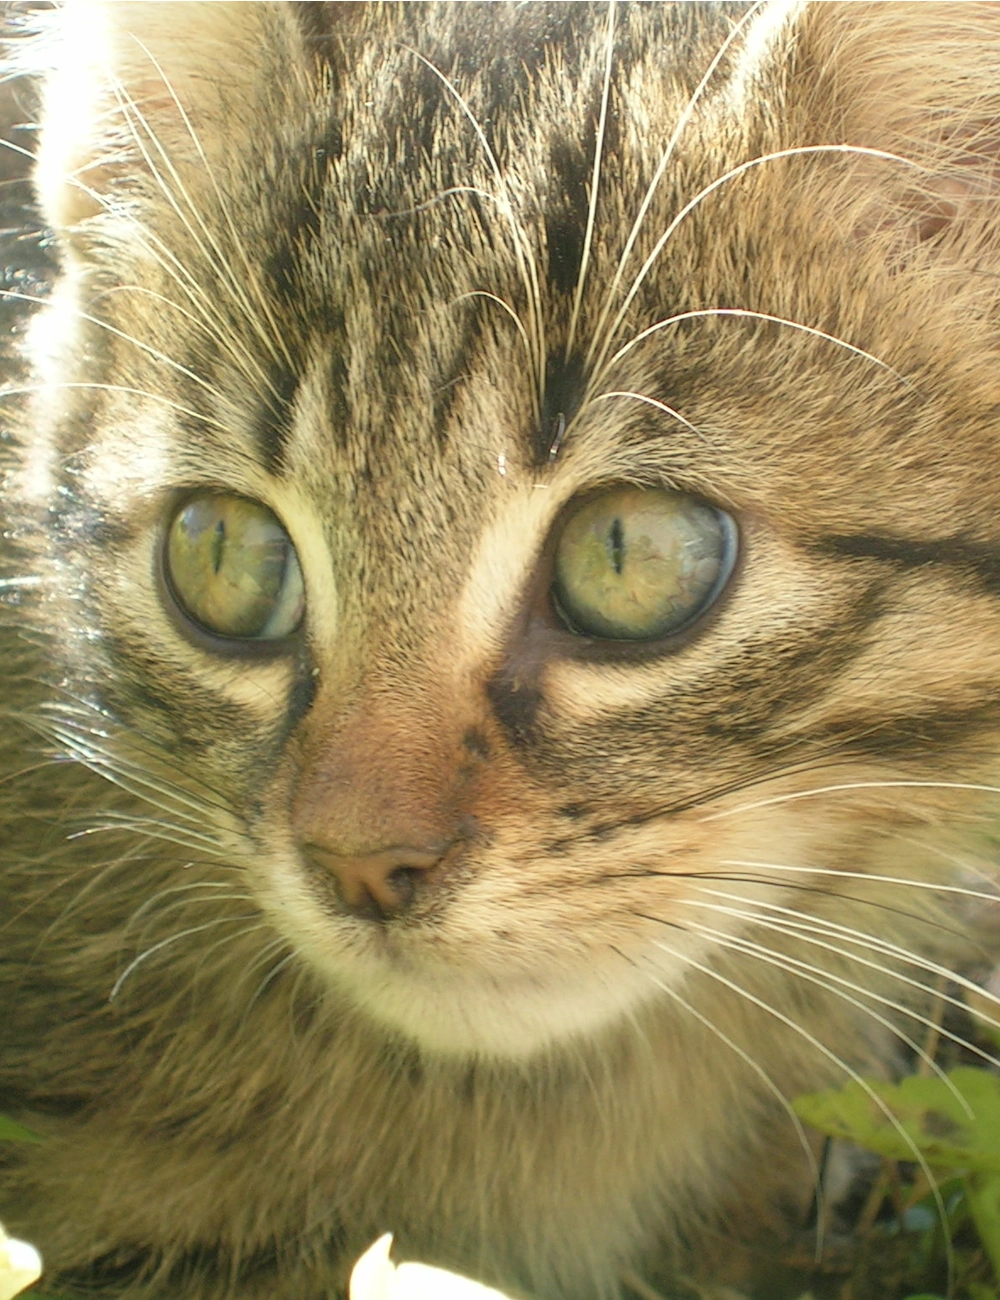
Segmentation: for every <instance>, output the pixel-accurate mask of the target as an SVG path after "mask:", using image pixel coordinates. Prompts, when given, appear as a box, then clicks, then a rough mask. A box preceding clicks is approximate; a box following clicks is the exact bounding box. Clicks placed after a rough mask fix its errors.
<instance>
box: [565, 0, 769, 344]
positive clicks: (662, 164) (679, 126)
mask: <svg viewBox="0 0 1000 1300" xmlns="http://www.w3.org/2000/svg"><path fill="white" fill-rule="evenodd" d="M764 3H765V0H756V2H755V3H754V4H752V5H751V6H750V8H749V9H748V10H747V11H746V13H745V14H743V15H742V17H741V18H740V19H739V21H738V22H737V23H735V24H734V25H733V28H732V30H731V31H730V33H729V35H728V36H727V37H726V39H725V40H724V41H723V42H722V43H721V45H720V46H719V48H718V50H716V52H715V55H714V57H713V58H712V61H711V62H710V63H709V65H708V67H707V68H706V69H705V72H704V74H703V75H702V78H701V80H700V81H699V82H698V84H697V86H696V87H695V89H694V91H693V92H692V94H691V96H690V98H689V99H688V102H687V103H686V104H685V106H684V109H683V111H682V112H681V114H680V116H679V117H678V119H677V122H676V124H675V126H674V129H673V131H672V133H671V135H670V139H669V140H668V141H667V145H666V148H665V149H664V151H663V153H662V154H661V155H660V161H659V162H658V163H657V166H656V171H655V172H654V173H653V179H652V180H651V181H650V183H649V185H648V186H647V188H646V193H645V194H644V195H643V199H642V203H641V204H640V205H639V211H638V213H637V214H636V218H635V221H633V223H632V229H631V230H630V231H629V233H628V238H627V239H626V241H625V247H624V248H623V249H622V254H621V257H620V258H619V259H618V266H617V267H616V268H615V273H614V276H613V277H612V279H611V284H610V286H609V288H608V293H607V297H606V298H605V301H604V306H603V307H602V308H601V314H600V316H599V317H598V320H597V326H596V328H595V330H594V334H593V338H592V340H591V344H590V348H589V349H588V351H587V366H588V367H589V366H590V364H591V362H592V361H593V357H594V351H595V349H596V348H597V346H598V340H599V339H600V337H601V334H602V332H603V330H604V326H605V325H606V324H607V320H608V317H609V316H610V315H611V310H612V306H613V304H614V300H615V294H617V292H618V286H619V285H620V284H621V281H622V276H623V275H624V274H625V267H626V266H627V264H628V260H629V258H630V257H631V256H632V249H633V248H634V247H635V243H636V240H637V239H638V238H639V234H640V232H641V230H642V225H643V222H644V221H645V220H646V214H647V212H648V211H649V207H650V204H651V203H652V202H653V198H654V196H655V194H656V191H657V189H658V188H659V185H660V181H661V180H662V179H663V174H664V172H665V171H666V169H667V166H668V165H669V163H670V159H671V158H672V157H673V155H674V150H675V149H676V148H677V145H678V144H679V142H680V139H681V136H682V135H683V134H684V131H685V129H686V128H687V125H688V123H689V122H690V121H691V118H692V116H693V115H694V111H695V109H696V108H697V107H698V104H699V103H700V102H701V97H702V95H703V94H704V93H705V90H706V88H707V87H708V85H709V83H710V82H711V80H712V78H713V76H714V75H715V71H716V69H717V68H718V66H719V64H720V63H721V62H722V60H723V59H724V58H725V56H726V53H727V51H728V50H729V49H730V47H731V46H732V44H733V42H734V41H735V40H737V39H738V37H739V35H740V33H741V32H742V31H743V29H744V27H745V26H746V25H747V23H749V22H750V20H751V19H752V18H753V17H755V15H756V14H757V13H758V12H759V11H760V10H761V9H762V8H763V6H764Z"/></svg>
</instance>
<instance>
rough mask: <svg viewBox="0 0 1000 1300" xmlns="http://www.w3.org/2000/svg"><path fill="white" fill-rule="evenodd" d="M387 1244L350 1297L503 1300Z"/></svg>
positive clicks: (357, 1268)
mask: <svg viewBox="0 0 1000 1300" xmlns="http://www.w3.org/2000/svg"><path fill="white" fill-rule="evenodd" d="M391 1246H392V1235H391V1233H386V1234H385V1236H384V1237H379V1239H378V1241H376V1242H375V1244H374V1245H373V1246H369V1248H368V1249H367V1250H366V1251H365V1253H364V1254H363V1255H362V1256H361V1258H360V1259H359V1260H358V1262H357V1263H356V1264H355V1265H354V1271H353V1272H352V1273H351V1291H350V1300H507V1297H506V1296H504V1295H502V1294H501V1292H499V1291H494V1290H492V1288H490V1287H488V1286H483V1285H482V1284H481V1283H479V1282H471V1281H470V1280H469V1279H468V1278H467V1277H460V1276H459V1274H458V1273H449V1272H447V1270H445V1269H443V1268H431V1266H430V1265H429V1264H412V1263H406V1264H400V1265H399V1267H398V1268H397V1267H396V1265H395V1264H393V1262H392V1260H391V1259H390V1258H389V1250H390V1247H391ZM0 1300H3V1297H2V1296H0Z"/></svg>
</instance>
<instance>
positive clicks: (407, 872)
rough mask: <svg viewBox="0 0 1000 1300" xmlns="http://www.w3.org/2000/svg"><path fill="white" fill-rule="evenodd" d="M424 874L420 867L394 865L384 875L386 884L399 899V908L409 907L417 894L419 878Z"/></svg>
mask: <svg viewBox="0 0 1000 1300" xmlns="http://www.w3.org/2000/svg"><path fill="white" fill-rule="evenodd" d="M423 875H424V872H423V870H422V869H421V868H420V867H395V868H394V869H393V870H392V871H390V872H389V875H388V876H387V877H386V884H387V885H388V887H389V888H390V889H391V890H392V892H393V893H394V894H395V895H396V897H397V898H398V899H399V906H400V907H401V908H406V907H409V906H410V905H411V904H412V903H413V900H414V898H416V895H417V888H418V885H419V882H420V878H421V877H422V876H423Z"/></svg>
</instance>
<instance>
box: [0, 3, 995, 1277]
mask: <svg viewBox="0 0 1000 1300" xmlns="http://www.w3.org/2000/svg"><path fill="white" fill-rule="evenodd" d="M37 21H43V20H42V19H38V20H37ZM44 28H45V29H44V30H43V31H42V32H41V33H40V34H38V33H36V34H35V35H33V36H31V37H29V38H25V40H24V42H23V43H21V44H20V45H18V46H17V48H16V52H15V55H14V56H13V57H15V58H16V59H17V60H19V61H20V62H21V64H22V65H27V71H28V73H29V74H30V73H34V74H35V75H36V76H37V78H38V87H39V100H40V103H41V105H42V107H41V129H40V133H39V137H38V153H39V161H38V165H37V170H36V187H37V193H38V196H39V201H40V204H41V208H42V212H43V214H44V219H45V221H46V222H47V223H48V225H49V226H50V227H51V228H52V229H53V231H54V232H55V243H56V248H57V251H58V256H59V260H60V266H61V269H60V273H59V276H58V278H57V281H56V283H55V286H54V289H53V293H52V297H51V302H50V305H49V306H48V307H46V308H45V310H44V311H43V312H41V313H40V314H39V315H38V316H37V317H36V319H35V321H34V323H33V326H32V335H31V343H30V347H29V349H28V352H29V361H30V366H31V374H30V378H29V379H28V381H27V384H26V385H24V386H26V387H27V388H28V389H30V390H31V391H30V395H29V397H28V398H27V399H25V401H24V403H23V411H22V414H21V416H20V418H19V422H18V425H17V432H16V436H15V437H13V438H8V439H6V440H5V442H4V444H3V454H4V456H5V458H6V459H5V473H6V478H5V480H4V500H3V512H4V517H3V527H4V538H5V542H4V546H5V556H4V561H3V563H4V576H3V577H2V578H0V584H2V585H0V600H2V602H3V603H2V606H0V609H2V615H0V635H2V636H3V637H4V642H3V646H4V649H3V653H4V683H3V686H2V688H0V690H2V697H0V708H2V713H3V722H2V736H0V744H2V746H3V749H2V752H0V823H2V824H0V855H2V874H0V1112H3V1113H8V1114H11V1115H13V1116H15V1117H16V1118H18V1119H20V1120H22V1121H23V1122H24V1123H26V1124H29V1125H30V1126H31V1127H32V1128H34V1129H37V1130H38V1131H39V1132H40V1133H42V1134H43V1135H44V1136H45V1140H44V1141H43V1142H42V1143H40V1144H38V1145H36V1146H35V1145H33V1146H27V1145H25V1146H18V1147H16V1148H14V1147H11V1148H9V1149H5V1150H4V1151H3V1154H2V1157H0V1161H2V1163H0V1219H3V1220H4V1221H5V1222H6V1223H7V1224H8V1227H9V1228H11V1229H12V1230H16V1231H17V1232H18V1234H20V1235H24V1236H26V1237H28V1238H30V1239H31V1240H33V1241H35V1242H37V1244H38V1245H39V1246H40V1247H41V1249H42V1251H43V1252H44V1255H45V1258H46V1261H47V1263H48V1265H49V1267H50V1269H51V1270H52V1281H53V1286H54V1287H56V1288H58V1289H59V1290H60V1291H64V1292H67V1293H72V1292H73V1289H74V1287H89V1288H91V1291H89V1292H88V1294H90V1293H95V1291H96V1294H99V1295H107V1296H112V1295H118V1294H127V1295H129V1296H134V1297H137V1298H141V1300H167V1298H168V1297H173V1296H178V1295H182V1296H184V1297H185V1300H264V1297H268V1300H271V1298H273V1297H275V1296H279V1297H287V1298H288V1300H320V1298H321V1297H329V1296H330V1295H331V1294H334V1293H335V1292H336V1291H337V1289H338V1288H342V1287H343V1285H344V1282H345V1278H346V1276H347V1272H348V1269H349V1267H350V1263H351V1261H352V1260H353V1259H354V1258H355V1257H356V1256H357V1254H358V1253H359V1252H360V1251H361V1250H363V1249H364V1248H365V1247H366V1246H367V1245H368V1244H369V1243H370V1242H371V1241H372V1240H373V1239H374V1238H375V1237H376V1236H377V1235H379V1234H380V1233H382V1232H383V1231H386V1230H391V1231H392V1232H394V1233H395V1234H396V1238H397V1242H398V1245H399V1248H400V1252H401V1254H402V1255H403V1256H404V1257H416V1258H422V1259H424V1260H426V1261H428V1262H432V1263H441V1264H444V1265H449V1266H452V1267H457V1268H459V1269H462V1270H464V1271H466V1272H468V1273H471V1274H474V1275H476V1276H478V1277H480V1278H481V1279H483V1280H484V1281H487V1282H490V1283H493V1284H495V1285H496V1284H498V1285H502V1286H506V1287H508V1288H510V1289H511V1290H512V1291H518V1292H521V1293H524V1294H527V1295H530V1296H534V1297H539V1298H544V1300H557V1298H565V1300H597V1298H599V1297H601V1298H607V1297H613V1296H615V1295H618V1294H619V1291H620V1287H621V1279H622V1277H623V1276H624V1275H625V1274H626V1273H628V1272H631V1273H633V1274H638V1275H643V1274H646V1275H647V1276H648V1275H651V1274H652V1273H653V1272H655V1271H662V1269H663V1268H665V1267H668V1266H675V1267H690V1265H691V1261H692V1259H694V1260H698V1261H703V1260H704V1259H705V1257H706V1256H710V1255H711V1254H712V1253H713V1252H717V1253H721V1248H720V1245H719V1243H720V1242H724V1241H727V1240H729V1239H730V1238H731V1236H732V1234H734V1233H746V1232H748V1231H749V1228H748V1223H747V1220H752V1221H753V1222H754V1223H755V1224H756V1225H757V1226H758V1227H759V1228H761V1229H762V1230H764V1229H766V1230H767V1231H769V1232H780V1231H781V1230H782V1226H781V1225H782V1223H783V1222H790V1221H792V1220H794V1218H795V1216H796V1215H801V1214H802V1213H803V1212H804V1207H805V1205H806V1204H807V1202H808V1198H809V1194H810V1191H811V1187H812V1178H813V1171H812V1169H811V1167H810V1162H809V1159H808V1158H807V1157H808V1152H807V1151H806V1150H804V1148H803V1145H802V1143H801V1142H800V1136H799V1134H798V1133H797V1131H796V1127H795V1124H794V1122H793V1120H792V1118H791V1117H790V1112H789V1108H788V1099H789V1098H791V1097H793V1096H794V1095H795V1094H796V1093H798V1092H800V1091H803V1090H806V1089H811V1088H815V1087H819V1086H823V1085H826V1084H829V1083H832V1082H835V1081H838V1080H841V1079H843V1078H845V1077H847V1076H848V1075H850V1074H851V1073H852V1072H855V1071H862V1072H867V1073H869V1074H871V1073H873V1072H874V1073H879V1072H886V1071H889V1070H892V1069H893V1068H895V1062H896V1060H897V1056H898V1050H899V1043H900V1042H901V1041H902V1042H903V1043H905V1042H907V1041H914V1040H915V1041H919V1040H921V1038H922V1036H923V1034H924V1025H923V1023H922V1020H921V1017H922V1016H923V1015H924V1013H925V1011H926V1007H927V1005H928V999H929V998H930V997H931V995H932V994H933V993H934V992H935V991H936V990H938V988H939V987H940V977H941V975H942V973H943V972H945V971H948V970H953V971H956V972H961V971H963V970H966V969H968V963H969V962H970V961H971V960H974V959H975V958H976V957H977V956H978V955H980V954H981V952H982V950H981V949H980V948H976V947H975V944H974V943H973V942H971V941H970V942H969V944H968V946H966V942H965V940H964V939H963V937H962V936H963V934H965V933H967V932H970V931H972V930H973V928H974V927H973V920H974V918H975V917H976V915H977V914H978V913H979V912H980V911H981V910H982V909H983V908H985V907H986V905H987V900H988V899H989V898H990V897H991V895H992V892H993V880H994V876H995V868H994V858H995V849H994V846H993V843H992V841H991V838H990V832H991V828H992V827H993V826H994V825H995V820H996V817H997V814H998V812H1000V793H998V791H997V790H996V789H995V783H996V781H997V778H998V775H1000V772H998V767H1000V763H998V759H1000V477H998V475H997V473H996V470H995V466H996V464H997V451H998V446H997V444H998V441H1000V363H998V362H1000V220H998V219H997V202H998V195H1000V81H998V78H997V76H996V68H997V66H998V64H1000V6H996V5H989V4H985V5H967V6H966V5H958V6H956V5H947V6H937V5H934V4H913V5H906V4H903V5H900V4H850V5H840V4H818V5H815V6H803V5H799V4H777V5H774V6H768V5H764V6H757V7H755V8H753V9H746V8H744V7H742V6H738V5H736V6H719V7H716V6H712V5H703V4H697V5H691V6H683V5H681V6H674V5H659V4H636V5H626V4H622V5H615V6H611V7H607V6H604V5H594V6H591V5H587V4H571V5H563V4H552V5H547V4H526V5H523V4H505V3H496V4H485V5H480V4H430V5H423V4H403V5H392V4H389V5H378V4H372V5H343V6H340V5H325V4H292V3H286V4H222V3H212V4H182V5H173V4H167V3H164V4H131V3H110V4H99V3H94V4H91V3H81V4H71V5H69V6H68V7H66V8H65V9H58V10H56V11H54V12H53V13H52V14H50V15H48V16H47V17H46V18H44ZM28 296H31V295H28ZM17 400H18V399H15V398H8V402H9V406H10V409H11V410H12V411H13V410H14V407H15V406H16V405H17ZM621 485H633V486H634V487H637V488H639V489H642V491H641V492H640V493H639V494H638V495H634V496H633V497H628V496H627V494H626V495H625V496H615V495H614V494H615V493H616V492H618V490H619V488H620V487H621ZM602 494H610V495H608V497H607V499H608V500H611V501H613V502H621V501H624V500H626V499H627V500H629V501H632V500H633V499H634V500H640V499H641V500H642V501H646V500H654V501H656V502H659V503H661V505H662V503H663V502H674V503H677V502H680V503H682V505H683V508H684V509H689V508H690V509H692V510H694V511H695V516H696V518H697V519H698V520H700V521H702V522H701V523H699V525H698V526H699V527H702V526H705V527H707V525H705V524H704V521H705V520H706V519H714V520H722V519H726V520H730V521H731V523H729V524H726V525H725V528H724V527H723V525H722V524H718V526H717V529H716V531H717V534H718V536H719V537H722V538H733V537H736V536H737V535H738V543H737V549H738V557H737V558H736V560H735V564H734V565H733V567H732V572H731V573H729V571H728V569H725V566H724V565H722V560H720V561H719V565H720V566H722V567H720V568H719V572H720V573H723V572H724V576H725V575H728V576H725V581H721V580H720V583H719V584H717V585H718V587H719V589H718V590H717V591H716V590H714V589H713V591H712V593H711V600H709V599H708V598H707V597H706V601H705V609H704V610H703V611H701V610H699V616H698V617H697V618H694V619H693V620H688V621H686V622H684V623H683V626H681V624H680V623H678V624H677V630H676V632H674V631H673V630H671V632H670V633H669V634H664V635H658V636H657V637H654V638H652V639H649V638H645V639H644V638H643V637H635V636H625V637H621V636H619V637H610V638H608V637H604V636H602V635H596V634H594V633H593V631H592V629H591V631H590V632H587V631H586V630H585V629H584V630H581V627H580V620H579V618H577V619H576V621H575V622H574V619H573V618H572V617H570V616H568V615H567V614H566V613H565V610H564V609H563V607H562V605H560V603H559V601H558V600H553V598H552V597H551V595H550V588H551V586H552V584H553V582H555V581H557V579H554V578H553V572H554V570H553V567H552V566H553V558H552V557H553V555H554V554H557V555H560V554H562V552H561V551H560V549H559V548H560V547H564V545H568V543H564V538H565V537H566V536H568V534H567V533H566V532H565V529H566V524H567V520H569V519H573V518H577V517H578V512H579V511H580V510H582V509H583V507H584V505H586V504H587V503H589V502H592V501H598V502H599V501H600V500H601V499H602ZM234 499H238V508H240V509H243V508H246V509H248V510H250V511H251V512H256V514H255V515H254V517H255V518H258V519H259V518H265V517H266V519H269V520H270V519H276V520H277V521H278V522H277V524H275V525H274V527H275V528H278V529H279V533H278V534H274V535H276V536H279V539H280V538H285V541H284V542H280V545H282V546H286V550H285V551H283V552H282V554H283V555H285V556H286V560H287V563H288V564H292V563H293V561H294V557H293V558H292V559H287V557H288V555H290V554H291V552H290V551H289V550H287V537H290V539H291V544H292V545H294V550H295V553H296V554H297V556H298V561H297V563H298V565H299V566H300V568H301V573H302V578H303V582H304V589H305V615H304V619H303V620H302V621H301V623H300V624H296V625H295V626H292V621H290V622H289V630H288V635H285V636H283V637H281V638H272V639H270V640H263V641H250V640H247V639H246V638H240V637H228V638H227V637H225V636H214V635H211V634H210V632H207V631H206V630H205V626H204V624H205V619H202V620H201V624H200V625H199V621H198V619H193V620H192V618H190V617H189V616H188V613H189V612H190V611H188V613H186V612H185V608H184V600H183V599H182V598H181V596H182V595H183V584H179V583H178V580H177V578H176V574H175V575H174V577H173V578H171V577H170V572H168V571H170V566H171V565H175V564H176V560H175V558H172V557H173V556H174V552H173V551H171V550H170V547H171V546H173V545H174V541H173V540H168V539H174V538H175V536H176V535H177V534H176V529H177V528H178V527H179V526H180V525H178V523H177V521H178V519H180V518H181V514H180V513H179V512H182V511H183V509H184V508H185V503H189V502H194V503H196V504H197V503H198V502H202V503H204V502H206V501H207V502H208V503H209V506H208V508H215V505H218V503H219V502H223V503H226V502H230V503H231V502H232V501H233V500H234ZM213 503H214V504H213ZM240 503H242V504H240ZM248 503H249V504H248ZM254 503H262V504H263V506H266V507H267V509H268V511H270V512H273V514H267V512H263V513H262V512H261V511H260V508H259V506H258V505H257V504H254ZM581 503H582V504H581ZM692 503H694V504H693V505H692ZM226 508H228V506H227V507H226ZM616 508H617V507H616ZM657 508H660V507H659V506H658V507H657ZM663 508H666V507H663ZM670 508H671V509H672V508H673V506H671V507H670ZM679 508H680V507H679ZM699 512H700V513H699ZM219 526H220V528H221V526H222V525H221V524H220V525H219ZM713 526H714V525H713ZM615 527H617V528H619V534H620V526H619V523H618V522H616V524H615ZM282 528H283V529H284V530H287V537H286V534H284V533H281V532H280V529H282ZM727 528H728V529H729V531H728V532H726V529H727ZM619 534H616V536H619ZM220 536H221V534H220ZM184 544H186V543H184ZM718 544H719V546H720V547H721V546H722V544H723V543H722V542H719V543H718ZM727 544H728V543H727ZM177 545H181V543H177ZM616 545H617V543H616ZM220 546H221V543H220ZM619 550H620V548H619ZM612 552H613V558H614V557H615V556H617V557H618V559H620V554H619V551H614V550H613V548H612ZM213 554H214V555H215V561H214V563H215V568H216V571H218V569H219V567H220V565H221V563H222V559H221V556H222V552H221V551H216V552H213ZM234 554H235V552H234ZM618 559H615V563H616V564H617V563H618ZM727 563H728V561H727ZM207 580H208V579H206V581H207ZM559 580H560V581H561V579H559ZM282 581H284V579H282ZM179 588H180V591H181V595H179ZM293 594H294V593H293ZM209 623H211V620H209ZM268 635H270V634H268ZM401 846H402V847H401ZM394 854H395V855H396V856H395V857H393V856H392V855H394ZM386 855H389V856H388V858H387V856H386ZM387 862H388V863H389V866H388V867H387V866H386V863H387ZM351 873H354V874H353V875H352V874H351ZM974 937H975V936H974V935H973V936H972V938H974ZM907 1007H911V1008H912V1014H908V1013H907V1011H906V1008H907ZM806 1146H808V1143H807V1144H806Z"/></svg>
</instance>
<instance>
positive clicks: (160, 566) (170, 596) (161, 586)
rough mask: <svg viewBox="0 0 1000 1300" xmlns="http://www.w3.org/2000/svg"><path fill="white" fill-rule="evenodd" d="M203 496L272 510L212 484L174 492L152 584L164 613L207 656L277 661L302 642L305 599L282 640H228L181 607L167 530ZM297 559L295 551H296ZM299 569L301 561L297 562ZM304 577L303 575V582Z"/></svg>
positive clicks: (159, 540) (161, 530)
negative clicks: (175, 583)
mask: <svg viewBox="0 0 1000 1300" xmlns="http://www.w3.org/2000/svg"><path fill="white" fill-rule="evenodd" d="M203 496H220V497H239V498H240V499H241V500H243V501H247V502H249V503H250V504H251V505H255V506H263V507H264V509H265V510H271V507H270V506H269V505H267V503H266V502H264V501H259V500H258V499H257V498H256V497H249V496H246V495H245V494H244V493H242V492H234V491H232V489H231V488H220V487H216V486H215V485H211V486H202V487H196V488H188V489H186V490H183V491H181V492H178V493H176V494H175V495H174V496H173V497H172V498H171V500H170V503H169V505H168V506H167V508H166V509H165V510H164V512H163V515H162V518H161V524H160V528H159V534H158V537H157V539H156V561H155V563H156V571H155V575H154V576H155V584H156V587H157V589H158V592H159V596H160V604H161V606H162V607H163V609H164V610H165V611H166V613H167V616H168V617H169V619H170V621H171V623H173V625H174V627H175V628H176V629H177V630H178V632H179V633H180V634H181V635H182V636H183V637H184V638H185V640H187V641H190V642H191V643H192V644H194V645H195V646H197V647H198V648H199V649H202V650H205V651H207V652H208V653H209V654H212V655H215V656H218V657H220V658H222V657H224V658H227V659H233V658H242V659H279V658H283V657H284V656H286V655H288V654H290V653H291V652H293V651H294V650H295V649H296V647H297V646H298V645H299V644H300V643H301V641H302V639H303V636H304V629H305V626H306V618H307V614H308V599H307V600H306V601H305V603H304V605H303V611H302V617H301V618H300V619H299V621H298V623H297V624H296V625H295V627H294V629H293V630H292V631H291V632H289V633H288V634H287V636H283V637H270V638H268V637H235V636H234V637H229V636H223V635H222V634H221V633H219V632H213V631H212V630H211V629H210V628H207V627H206V626H205V625H204V624H203V623H199V622H198V621H197V619H196V618H195V617H194V616H193V615H192V614H189V613H188V612H187V610H186V609H185V607H184V604H183V602H182V600H181V598H180V596H179V595H178V593H177V591H176V589H175V587H174V583H173V580H172V579H171V576H170V569H169V565H168V562H167V546H168V543H169V539H170V529H171V527H172V526H173V523H174V520H175V519H176V518H177V516H178V515H179V514H180V512H181V511H182V510H183V509H184V508H185V507H186V506H187V505H188V504H190V502H192V501H194V500H196V499H197V498H199V497H203ZM271 513H272V514H273V515H274V517H275V518H276V519H277V520H278V523H279V524H280V525H281V527H282V529H283V530H284V532H285V535H286V536H287V537H288V540H289V544H290V545H291V547H292V549H293V550H295V543H294V542H293V541H292V539H291V535H290V534H289V532H288V529H287V528H285V525H284V522H283V521H282V519H281V517H280V516H279V515H277V514H276V513H275V512H274V511H273V510H271ZM295 555H296V559H298V551H297V550H295ZM298 563H299V567H300V569H301V561H298ZM304 579H305V575H304V574H303V581H304Z"/></svg>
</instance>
